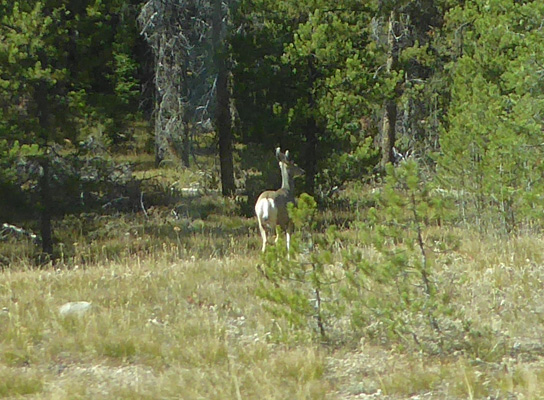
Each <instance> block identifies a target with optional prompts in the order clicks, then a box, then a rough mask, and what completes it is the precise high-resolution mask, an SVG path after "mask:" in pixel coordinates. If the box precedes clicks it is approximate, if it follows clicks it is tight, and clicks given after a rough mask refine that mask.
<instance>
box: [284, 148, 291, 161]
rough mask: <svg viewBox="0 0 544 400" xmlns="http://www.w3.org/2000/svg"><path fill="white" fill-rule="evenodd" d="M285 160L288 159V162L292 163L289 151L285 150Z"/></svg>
mask: <svg viewBox="0 0 544 400" xmlns="http://www.w3.org/2000/svg"><path fill="white" fill-rule="evenodd" d="M285 159H286V160H287V161H290V160H289V150H285Z"/></svg>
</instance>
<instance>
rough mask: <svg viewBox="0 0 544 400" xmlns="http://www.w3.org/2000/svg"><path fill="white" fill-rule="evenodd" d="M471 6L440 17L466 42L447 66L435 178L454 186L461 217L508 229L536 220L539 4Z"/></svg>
mask: <svg viewBox="0 0 544 400" xmlns="http://www.w3.org/2000/svg"><path fill="white" fill-rule="evenodd" d="M478 7H479V6H478V5H477V4H476V3H469V4H467V5H466V6H464V7H455V8H453V9H452V10H451V11H450V12H449V14H448V15H447V21H448V27H449V29H451V30H452V31H453V30H455V31H456V32H458V31H459V29H462V30H463V35H464V37H466V40H464V41H463V42H462V43H461V44H460V46H461V48H460V49H459V50H458V51H460V52H461V54H462V56H461V57H459V58H458V59H456V60H455V62H452V63H451V65H450V68H451V70H452V90H451V93H452V101H451V107H450V110H449V115H448V119H447V123H446V124H445V125H444V127H443V132H442V134H441V141H440V143H441V155H440V157H439V158H438V164H439V178H440V179H441V184H442V185H443V187H444V189H446V190H454V191H458V192H457V193H458V197H459V198H460V201H459V208H460V214H461V215H462V217H463V220H464V222H465V223H476V224H478V225H479V226H480V228H481V229H497V228H500V229H501V230H502V231H504V232H509V233H512V232H515V231H517V230H518V229H519V228H521V227H523V226H524V225H527V223H528V222H529V221H534V220H535V219H541V210H542V206H541V203H540V201H539V200H538V197H539V194H540V193H542V191H543V189H544V186H543V183H544V182H543V180H542V175H543V172H544V171H543V169H542V168H543V167H542V163H541V159H542V129H541V118H540V114H541V113H542V111H543V109H544V85H543V80H542V74H541V65H542V63H543V61H544V60H543V59H542V54H543V53H542V43H543V39H544V38H543V36H542V35H543V32H542V30H541V29H540V28H539V26H540V21H541V20H542V18H543V16H544V7H543V5H542V4H541V3H540V2H536V1H535V2H527V3H524V4H521V3H511V2H492V3H490V4H488V5H486V10H487V11H486V12H485V13H483V12H482V13H481V12H480V9H479V8H478ZM467 21H469V22H467Z"/></svg>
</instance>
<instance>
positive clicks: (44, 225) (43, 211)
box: [35, 82, 53, 256]
mask: <svg viewBox="0 0 544 400" xmlns="http://www.w3.org/2000/svg"><path fill="white" fill-rule="evenodd" d="M47 94H48V88H47V85H46V83H45V82H39V83H38V85H37V87H36V93H35V101H36V106H37V111H38V123H39V126H40V136H41V139H42V140H43V149H44V151H45V155H44V156H43V158H41V159H40V161H39V162H40V166H41V167H42V176H41V177H40V179H39V191H40V202H41V204H40V208H39V212H40V234H41V237H42V251H43V252H44V253H46V254H48V255H49V256H52V255H53V229H52V225H51V219H52V215H51V214H52V211H51V210H52V204H53V202H52V200H51V183H50V175H51V172H50V163H49V151H48V142H49V134H50V131H51V110H50V108H51V107H50V104H49V99H48V96H47Z"/></svg>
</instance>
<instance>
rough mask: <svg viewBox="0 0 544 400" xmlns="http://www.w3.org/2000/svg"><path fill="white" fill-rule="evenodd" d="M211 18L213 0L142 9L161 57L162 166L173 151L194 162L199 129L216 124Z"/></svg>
mask: <svg viewBox="0 0 544 400" xmlns="http://www.w3.org/2000/svg"><path fill="white" fill-rule="evenodd" d="M211 16H212V8H211V5H210V2H209V1H208V0H149V1H148V2H147V3H145V5H144V6H143V7H142V11H141V12H140V15H139V18H138V19H139V23H140V26H141V34H142V35H143V36H144V38H145V39H146V41H147V42H148V44H149V45H150V47H151V49H152V51H153V54H154V57H155V78H154V79H155V114H154V115H155V162H156V164H160V163H161V162H162V161H164V160H165V159H166V158H167V156H168V153H169V152H173V153H175V154H176V155H178V156H180V158H181V160H182V163H183V164H184V165H186V166H188V165H189V156H190V152H191V142H192V140H191V139H192V137H193V135H194V133H195V131H196V130H197V129H198V128H203V129H209V127H210V126H211V124H210V118H211V114H212V107H211V105H212V104H213V98H214V90H213V89H214V88H213V79H211V77H210V73H211V72H210V71H211V69H210V62H211V50H210V46H209V43H210V38H211V28H210V26H211V22H210V21H211Z"/></svg>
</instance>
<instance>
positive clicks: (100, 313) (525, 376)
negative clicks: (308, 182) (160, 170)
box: [0, 196, 544, 399]
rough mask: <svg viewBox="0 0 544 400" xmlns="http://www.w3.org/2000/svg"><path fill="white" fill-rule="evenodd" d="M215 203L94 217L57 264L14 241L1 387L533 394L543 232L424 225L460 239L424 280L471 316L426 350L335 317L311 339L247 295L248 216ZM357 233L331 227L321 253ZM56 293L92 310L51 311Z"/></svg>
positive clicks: (539, 362) (0, 326) (246, 395)
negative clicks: (37, 259) (35, 257)
mask: <svg viewBox="0 0 544 400" xmlns="http://www.w3.org/2000/svg"><path fill="white" fill-rule="evenodd" d="M201 200H202V199H201ZM221 201H223V200H218V199H216V198H214V197H213V196H212V197H210V198H204V200H203V201H201V202H198V203H195V202H193V203H186V204H182V205H181V206H180V207H181V208H180V209H182V210H186V211H187V214H185V215H182V214H183V213H178V215H177V216H174V215H173V214H172V213H171V212H170V210H161V209H155V210H148V217H147V218H143V217H130V216H120V217H104V218H103V219H102V220H101V221H100V223H99V225H101V227H102V230H101V231H100V232H99V233H96V234H95V235H94V236H92V237H91V238H89V237H87V238H85V237H84V235H78V234H77V232H75V231H74V232H73V233H72V235H73V243H72V244H71V246H72V248H71V254H75V257H71V256H70V257H68V256H67V258H66V259H65V260H64V261H65V264H64V265H63V264H59V265H56V266H46V267H45V268H42V269H37V268H35V267H31V266H29V265H28V264H26V261H24V260H25V258H24V254H25V252H29V251H30V250H29V249H28V248H26V247H24V246H23V247H22V250H20V249H21V248H20V247H17V248H18V249H19V250H17V251H20V257H19V258H20V261H19V262H16V263H14V264H12V265H11V266H10V268H6V269H4V270H3V272H2V279H1V281H0V338H1V340H0V398H21V397H24V398H29V399H125V398H126V399H174V398H182V399H382V398H383V399H409V398H413V399H416V398H421V399H422V398H432V399H467V398H475V399H478V398H481V399H484V398H496V399H502V398H504V399H506V398H511V399H538V398H544V346H543V345H542V344H541V341H542V340H541V338H542V337H543V334H544V332H543V327H544V324H543V322H544V306H543V304H544V298H543V294H542V293H543V292H542V286H543V281H544V268H543V264H544V253H543V252H542V248H543V247H544V240H543V239H542V238H540V237H538V236H520V237H515V238H510V239H505V238H498V237H482V236H479V235H476V234H473V233H471V232H469V231H464V230H459V229H457V230H453V229H452V228H440V229H439V228H433V229H430V230H429V231H427V232H425V234H426V235H427V236H426V238H430V237H432V238H437V239H436V240H437V242H438V241H441V240H442V241H445V239H443V238H447V237H450V236H451V237H458V238H460V239H459V242H460V243H459V246H458V247H457V248H456V249H455V250H451V251H446V252H443V253H437V255H436V256H435V257H436V259H435V260H434V261H435V263H434V264H435V265H436V270H435V271H434V275H433V278H434V279H435V281H436V284H437V288H438V290H439V293H441V294H444V295H447V296H448V297H449V299H450V300H449V301H450V305H451V307H452V308H453V309H454V310H456V311H457V312H458V313H459V314H462V315H463V316H464V318H465V319H464V322H465V323H467V324H469V325H470V327H469V328H467V329H466V330H465V331H464V332H465V333H466V336H467V337H466V338H454V339H455V340H461V339H462V340H464V341H465V342H466V343H469V344H470V345H469V346H465V347H462V348H459V349H458V350H452V351H449V352H444V353H442V354H433V355H430V354H427V353H424V352H421V351H418V350H417V348H416V347H415V346H409V345H407V344H406V343H403V342H401V341H399V342H391V341H381V340H380V338H379V337H378V338H375V337H374V338H369V337H366V336H365V335H361V334H360V332H359V333H357V332H355V333H354V332H351V331H349V330H352V329H353V328H352V327H350V326H349V324H343V325H342V324H338V328H336V330H333V331H332V332H333V333H334V334H337V335H338V336H339V337H338V338H332V339H337V340H332V341H331V342H330V343H321V342H320V341H319V340H311V339H310V338H311V337H312V333H313V331H312V329H311V328H310V327H308V329H307V331H306V332H300V331H296V330H294V328H292V327H290V326H289V324H288V323H287V322H286V321H285V320H282V319H281V318H276V319H274V318H273V317H272V316H271V314H270V313H269V312H268V311H267V304H266V303H265V301H264V300H262V299H260V298H259V297H258V296H256V292H257V290H258V288H259V286H260V285H261V284H262V282H263V279H264V278H263V276H262V274H261V273H260V272H259V269H258V268H256V267H257V265H258V264H259V263H261V262H262V260H261V258H260V254H259V253H258V247H259V246H258V243H259V239H258V236H257V233H256V231H255V222H254V221H253V220H250V219H245V218H241V217H235V216H233V215H234V213H230V212H221V210H225V209H229V207H232V204H230V203H221ZM206 202H208V203H206ZM184 207H185V208H184ZM195 210H196V211H195ZM196 212H198V213H196ZM191 213H195V214H191ZM180 215H181V216H180ZM327 218H329V219H330V218H332V217H330V216H329V217H327V216H323V221H324V225H326V224H327V223H326V220H328V219H327ZM331 220H332V219H331ZM356 226H358V227H356ZM82 229H83V228H82ZM359 229H365V225H364V223H360V224H353V225H352V228H351V229H350V230H349V229H348V225H347V224H342V225H341V231H340V232H339V237H340V238H342V241H344V242H345V243H341V244H339V245H338V246H337V248H335V249H334V251H335V254H336V256H339V252H340V251H342V250H343V249H344V248H345V247H346V246H347V245H357V242H358V238H359V237H360V236H361V232H358V230H359ZM97 232H98V231H97ZM448 240H449V239H448ZM365 251H367V253H366V254H367V256H370V250H369V249H367V250H365ZM14 253H16V251H15V250H14ZM17 254H19V253H17ZM375 288H376V290H380V286H379V285H376V286H375ZM381 289H383V290H385V289H386V288H385V287H383V286H382V287H381ZM71 301H88V302H91V303H92V308H91V311H89V312H88V313H86V314H84V315H82V316H81V317H62V316H61V315H60V314H59V307H60V306H61V305H63V304H64V303H66V302H71ZM345 307H346V308H349V307H350V304H346V305H345ZM342 329H343V330H345V331H342ZM314 337H315V336H314ZM354 337H358V338H360V337H362V339H361V340H360V341H359V339H358V340H357V341H354V340H353V338H354ZM446 340H447V338H446ZM452 340H453V339H452ZM332 343H334V344H332ZM446 347H447V346H446Z"/></svg>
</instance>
